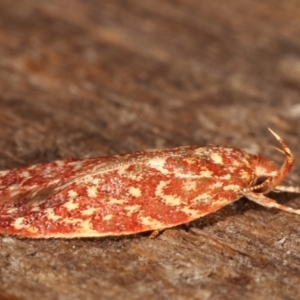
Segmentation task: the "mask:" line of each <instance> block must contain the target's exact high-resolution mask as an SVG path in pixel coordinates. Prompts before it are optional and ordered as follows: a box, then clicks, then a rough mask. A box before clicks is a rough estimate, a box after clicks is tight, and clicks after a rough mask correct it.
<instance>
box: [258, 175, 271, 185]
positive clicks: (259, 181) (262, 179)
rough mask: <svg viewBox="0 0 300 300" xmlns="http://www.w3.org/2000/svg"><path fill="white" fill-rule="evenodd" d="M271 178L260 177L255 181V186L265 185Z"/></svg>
mask: <svg viewBox="0 0 300 300" xmlns="http://www.w3.org/2000/svg"><path fill="white" fill-rule="evenodd" d="M268 178H269V176H263V175H262V176H258V177H257V178H256V179H255V182H254V185H259V184H262V183H264V182H265V181H266V180H267V179H268Z"/></svg>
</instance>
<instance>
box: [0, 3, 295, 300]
mask: <svg viewBox="0 0 300 300" xmlns="http://www.w3.org/2000/svg"><path fill="white" fill-rule="evenodd" d="M299 18H300V3H299V1H293V0H286V1H280V0H264V1H258V0H256V1H253V0H251V1H250V0H248V1H247V0H229V1H223V0H217V1H204V0H203V1H198V0H179V1H171V0H169V1H162V0H143V1H139V0H130V1H124V0H118V1H104V0H103V1H95V0H94V1H83V0H82V1H79V0H73V1H67V0H53V1H38V0H22V1H21V0H15V1H13V2H12V1H9V0H0V168H1V169H9V168H14V167H21V166H28V165H31V164H34V163H39V162H45V161H50V160H54V159H61V158H68V157H91V156H98V155H106V154H107V155H109V154H114V153H120V152H130V151H135V150H143V149H148V148H164V147H166V148H167V147H174V146H179V145H189V144H199V145H206V144H221V145H230V146H236V147H239V148H242V149H245V150H247V151H249V152H252V153H263V154H264V155H265V156H267V157H269V158H272V159H274V160H275V161H276V162H277V163H278V164H280V163H282V161H283V157H282V156H281V155H280V154H279V153H277V152H276V151H275V150H274V149H272V147H271V146H272V145H276V146H277V143H276V141H275V140H274V138H273V137H272V136H271V135H270V134H269V132H268V131H267V127H271V128H272V129H274V130H275V131H276V132H277V133H278V134H280V135H281V136H282V137H283V138H284V139H285V140H286V142H287V143H288V145H289V146H290V147H291V149H292V151H293V152H294V153H295V156H296V159H297V158H300V148H299V145H300V135H299V133H300V22H299ZM299 161H300V159H299V160H298V161H296V164H295V167H294V169H293V171H292V172H291V174H290V175H289V180H288V181H287V183H290V184H294V185H297V184H298V185H299V183H300V171H299V170H300V163H299ZM272 197H273V198H275V199H276V200H278V201H279V202H282V203H285V204H287V205H290V206H293V207H300V197H299V196H298V197H297V195H291V196H289V195H287V194H274V195H272ZM299 224H300V216H296V215H292V214H288V213H284V212H280V211H277V210H271V209H266V208H264V207H261V206H259V205H256V204H255V203H252V202H250V201H248V200H246V199H241V200H239V201H238V202H236V203H234V204H232V205H230V206H228V207H225V208H224V209H222V210H220V211H218V212H216V213H214V214H211V215H208V216H207V217H204V218H201V219H199V220H197V221H195V222H193V223H192V224H189V226H187V227H184V226H182V227H178V228H173V229H169V230H166V231H164V232H163V233H162V234H160V235H159V236H158V237H157V238H156V239H154V240H151V239H149V238H148V235H147V234H141V235H135V236H129V237H118V238H110V237H108V238H99V239H74V240H54V239H51V240H29V239H18V238H14V237H0V268H1V274H0V299H31V300H34V299H45V300H47V299H86V300H89V299H145V300H146V299H231V300H232V299H299V297H300V228H299Z"/></svg>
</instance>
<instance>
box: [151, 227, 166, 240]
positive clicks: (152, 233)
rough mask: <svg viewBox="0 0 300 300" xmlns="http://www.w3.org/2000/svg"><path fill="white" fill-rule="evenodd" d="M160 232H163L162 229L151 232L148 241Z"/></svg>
mask: <svg viewBox="0 0 300 300" xmlns="http://www.w3.org/2000/svg"><path fill="white" fill-rule="evenodd" d="M162 231H163V230H162V229H161V230H159V229H156V230H153V231H152V232H151V233H150V235H149V239H155V238H156V237H157V236H158V235H159V234H160V233H161V232H162Z"/></svg>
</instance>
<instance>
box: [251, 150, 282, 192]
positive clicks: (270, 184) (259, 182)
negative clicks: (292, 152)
mask: <svg viewBox="0 0 300 300" xmlns="http://www.w3.org/2000/svg"><path fill="white" fill-rule="evenodd" d="M279 174H280V170H279V168H278V167H277V165H276V164H275V163H274V162H273V161H270V160H268V159H265V158H264V157H262V156H257V162H256V166H255V171H254V180H253V183H252V186H251V190H253V191H254V192H256V193H263V194H266V193H268V192H270V191H271V190H273V189H274V188H275V186H276V185H277V180H278V176H279Z"/></svg>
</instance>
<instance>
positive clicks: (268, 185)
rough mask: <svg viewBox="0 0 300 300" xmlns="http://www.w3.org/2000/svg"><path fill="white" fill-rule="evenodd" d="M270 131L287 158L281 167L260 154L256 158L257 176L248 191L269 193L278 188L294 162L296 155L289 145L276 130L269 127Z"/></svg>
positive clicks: (280, 150)
mask: <svg viewBox="0 0 300 300" xmlns="http://www.w3.org/2000/svg"><path fill="white" fill-rule="evenodd" d="M269 130H270V132H271V133H272V134H273V135H274V137H275V138H276V139H277V140H278V142H279V143H280V145H281V147H282V149H278V148H275V149H276V150H278V151H279V152H280V153H282V154H283V155H284V156H285V160H284V163H283V165H282V166H281V168H278V167H277V166H276V164H275V163H274V162H272V161H270V160H268V159H266V158H264V157H262V156H260V155H257V156H256V157H255V158H256V159H255V178H254V181H253V184H252V185H251V187H249V188H248V189H246V192H247V191H248V192H251V191H254V192H256V193H263V194H267V193H269V192H270V191H272V190H273V189H275V188H276V186H277V185H278V184H280V183H281V181H282V180H283V179H284V178H285V176H286V175H287V174H288V173H289V171H290V169H291V167H292V166H293V163H294V155H293V153H292V152H291V151H290V149H289V147H288V146H287V145H286V143H285V142H284V141H283V140H282V138H281V137H280V136H279V135H277V134H276V133H275V132H274V131H272V130H271V129H270V128H269Z"/></svg>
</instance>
